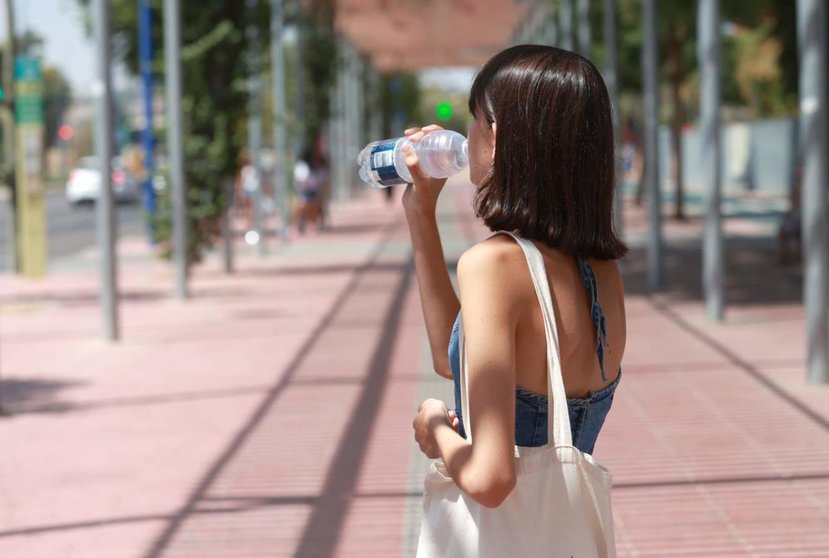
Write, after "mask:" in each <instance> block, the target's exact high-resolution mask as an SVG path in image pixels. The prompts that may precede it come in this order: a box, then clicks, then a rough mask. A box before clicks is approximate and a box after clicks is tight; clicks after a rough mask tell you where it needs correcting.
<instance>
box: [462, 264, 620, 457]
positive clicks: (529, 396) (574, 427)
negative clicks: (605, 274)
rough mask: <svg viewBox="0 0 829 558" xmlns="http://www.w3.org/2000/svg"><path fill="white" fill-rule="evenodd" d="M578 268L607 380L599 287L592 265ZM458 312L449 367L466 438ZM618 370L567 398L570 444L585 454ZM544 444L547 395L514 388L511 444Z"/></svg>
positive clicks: (592, 442) (596, 433) (604, 414)
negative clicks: (579, 394) (596, 386)
mask: <svg viewBox="0 0 829 558" xmlns="http://www.w3.org/2000/svg"><path fill="white" fill-rule="evenodd" d="M577 262H578V265H579V269H580V271H581V278H582V282H583V283H584V286H585V288H586V289H587V290H588V291H589V292H590V316H591V318H592V320H593V324H594V326H595V328H596V356H597V358H598V359H599V367H600V369H601V373H602V380H604V381H605V382H607V375H606V374H605V367H604V348H605V346H607V343H608V338H607V322H606V320H605V315H604V311H602V307H601V305H600V304H599V287H598V284H597V283H596V276H595V274H594V273H593V268H591V267H590V264H588V263H587V262H586V261H584V260H581V259H577ZM460 317H461V315H460V313H459V314H458V316H457V317H456V318H455V324H454V326H453V327H452V335H451V337H450V339H449V367H450V368H451V369H452V378H453V380H454V383H455V413H456V414H457V416H458V422H459V423H460V434H461V436H463V437H464V438H466V432H465V431H464V428H463V410H462V409H461V382H460V374H461V373H460V352H459V349H460V348H459V346H458V327H459V325H460ZM621 377H622V371H621V369H620V370H619V375H618V376H617V377H616V379H615V380H613V382H611V383H610V384H608V385H607V386H605V387H604V388H602V389H601V390H599V391H596V392H589V393H588V394H587V396H586V397H574V398H567V409H568V411H569V414H570V428H571V431H572V433H573V445H574V446H576V447H577V448H578V449H579V450H580V451H582V452H585V453H591V454H592V453H593V447H594V445H595V444H596V439H597V438H598V436H599V431H600V430H601V428H602V425H603V424H604V421H605V417H607V413H608V411H610V406H611V404H612V403H613V393H614V392H615V390H616V386H617V385H618V384H619V380H620V379H621ZM546 443H547V396H546V395H540V394H537V393H533V392H530V391H527V390H524V389H521V388H517V389H516V390H515V445H517V446H524V447H538V446H543V445H545V444H546Z"/></svg>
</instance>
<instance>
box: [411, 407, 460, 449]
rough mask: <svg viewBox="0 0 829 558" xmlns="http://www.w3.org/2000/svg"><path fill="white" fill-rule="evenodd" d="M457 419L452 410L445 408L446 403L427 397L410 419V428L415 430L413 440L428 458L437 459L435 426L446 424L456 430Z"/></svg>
mask: <svg viewBox="0 0 829 558" xmlns="http://www.w3.org/2000/svg"><path fill="white" fill-rule="evenodd" d="M457 422H458V419H457V417H455V416H454V412H452V411H449V410H448V409H447V408H446V404H445V403H444V402H443V401H440V400H438V399H427V400H425V401H424V402H423V403H421V404H420V405H419V406H418V408H417V415H416V416H415V418H414V420H413V421H412V428H414V431H415V441H416V442H417V445H418V446H420V451H422V452H423V453H424V454H426V457H428V458H429V459H438V458H439V457H440V450H439V448H438V445H437V442H436V441H435V436H434V429H435V427H437V426H439V425H441V424H446V425H449V426H451V427H452V428H454V429H455V430H456V431H457V426H456V424H457Z"/></svg>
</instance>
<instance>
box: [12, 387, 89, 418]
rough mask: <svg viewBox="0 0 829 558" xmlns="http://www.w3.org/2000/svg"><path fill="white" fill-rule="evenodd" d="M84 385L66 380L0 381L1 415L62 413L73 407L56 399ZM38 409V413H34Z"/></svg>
mask: <svg viewBox="0 0 829 558" xmlns="http://www.w3.org/2000/svg"><path fill="white" fill-rule="evenodd" d="M81 385H84V382H77V381H72V382H70V381H66V380H19V379H16V378H8V379H2V380H0V397H2V401H0V408H2V409H3V414H4V415H7V416H10V415H19V414H26V413H32V412H44V413H62V412H66V411H69V410H71V409H72V408H73V407H74V405H73V404H71V403H67V402H63V401H60V400H59V399H58V397H59V393H60V392H61V391H63V390H65V389H69V388H73V387H77V386H81ZM34 409H38V411H34Z"/></svg>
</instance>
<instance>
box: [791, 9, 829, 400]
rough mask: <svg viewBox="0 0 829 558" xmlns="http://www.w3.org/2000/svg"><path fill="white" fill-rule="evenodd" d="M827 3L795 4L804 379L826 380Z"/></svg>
mask: <svg viewBox="0 0 829 558" xmlns="http://www.w3.org/2000/svg"><path fill="white" fill-rule="evenodd" d="M826 11H827V8H826V2H825V0H797V33H798V44H799V51H800V149H801V153H802V156H803V182H802V189H803V190H802V195H801V199H802V214H803V234H802V238H803V263H804V285H803V302H804V305H805V309H806V327H807V363H806V366H807V379H808V382H809V383H812V384H818V383H827V382H829V238H827V237H829V215H827V214H829V203H828V202H829V200H828V199H827V197H829V194H827V189H829V185H828V184H827V182H829V169H827V162H826V159H827V156H829V152H827V149H829V146H827V134H829V130H827V128H829V107H827V103H829V98H827V83H826V81H827V74H826V64H827V57H829V55H827V52H826V50H827V37H826V35H827V29H826V26H827V22H826V18H827V14H826Z"/></svg>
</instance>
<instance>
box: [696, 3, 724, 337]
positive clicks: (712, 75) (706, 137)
mask: <svg viewBox="0 0 829 558" xmlns="http://www.w3.org/2000/svg"><path fill="white" fill-rule="evenodd" d="M698 9H699V13H698V25H697V29H698V30H699V31H698V33H699V42H698V48H699V52H698V56H699V68H700V79H701V81H702V84H701V86H702V87H701V88H702V99H701V105H702V106H701V113H702V158H701V161H702V169H703V173H704V184H705V190H706V194H707V196H706V204H705V205H706V212H705V235H704V242H703V259H702V264H703V265H702V270H703V272H702V275H703V288H704V291H705V306H706V308H707V310H708V317H709V318H711V319H712V320H716V321H721V320H722V319H723V313H724V300H723V298H724V297H723V275H724V273H723V262H724V257H723V238H722V213H721V207H720V206H721V201H720V199H721V184H720V170H721V167H722V161H721V158H720V2H719V0H700V2H699V7H698Z"/></svg>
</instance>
